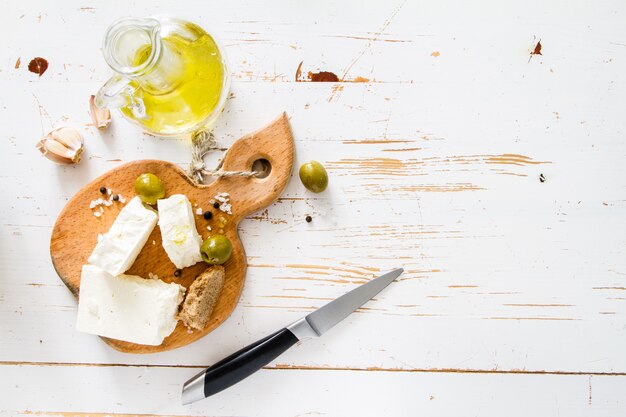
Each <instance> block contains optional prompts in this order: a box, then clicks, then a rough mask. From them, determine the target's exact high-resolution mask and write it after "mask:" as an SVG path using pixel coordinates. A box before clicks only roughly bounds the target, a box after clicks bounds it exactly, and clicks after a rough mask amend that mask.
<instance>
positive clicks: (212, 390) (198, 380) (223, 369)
mask: <svg viewBox="0 0 626 417" xmlns="http://www.w3.org/2000/svg"><path fill="white" fill-rule="evenodd" d="M402 272H404V270H403V269H402V268H398V269H395V270H393V271H391V272H388V273H386V274H385V275H381V276H380V277H378V278H376V279H373V280H371V281H369V282H367V283H365V284H363V285H360V286H358V287H356V288H355V289H353V290H352V291H350V292H348V293H346V294H344V295H342V296H341V297H339V298H337V299H335V300H333V301H331V302H329V303H328V304H326V305H324V306H322V307H320V308H318V309H317V310H315V311H314V312H312V313H311V314H309V315H308V316H305V317H303V318H301V319H300V320H298V321H296V322H294V323H292V324H290V325H289V326H287V327H285V328H283V329H280V330H279V331H277V332H276V333H273V334H271V335H269V336H267V337H265V338H263V339H261V340H259V341H257V342H255V343H253V344H251V345H249V346H246V347H245V348H243V349H241V350H239V351H237V352H235V353H233V354H232V355H230V356H228V357H226V358H224V359H222V360H221V361H219V362H217V363H216V364H215V365H213V366H211V367H209V368H207V369H205V370H204V371H202V372H200V373H199V374H198V375H196V376H194V377H193V378H191V379H190V380H189V381H187V382H185V385H183V394H182V400H183V404H190V403H192V402H195V401H198V400H201V399H203V398H206V397H209V396H211V395H213V394H216V393H218V392H220V391H222V390H224V389H226V388H228V387H230V386H231V385H234V384H236V383H237V382H239V381H241V380H242V379H244V378H247V377H248V376H250V375H252V374H253V373H255V372H256V371H258V370H259V369H261V368H262V367H263V366H265V365H267V364H268V363H270V362H271V361H272V360H274V359H276V358H277V357H278V356H280V355H281V354H282V353H283V352H284V351H286V350H287V349H289V348H290V347H291V346H293V345H294V344H295V343H296V342H298V341H299V340H305V339H308V338H311V337H319V336H321V335H322V334H324V333H326V331H327V330H328V329H330V328H331V327H333V326H334V325H335V324H337V323H339V322H340V321H341V320H343V319H345V318H346V317H348V316H349V315H350V313H352V312H353V311H354V310H356V309H357V308H359V307H361V306H362V305H363V304H365V303H366V302H367V301H369V300H370V299H371V298H372V297H374V296H375V295H376V294H378V293H379V292H380V291H382V290H383V289H384V288H385V287H386V286H387V285H389V284H390V283H391V282H392V281H393V280H395V279H396V278H398V277H399V276H400V274H401V273H402Z"/></svg>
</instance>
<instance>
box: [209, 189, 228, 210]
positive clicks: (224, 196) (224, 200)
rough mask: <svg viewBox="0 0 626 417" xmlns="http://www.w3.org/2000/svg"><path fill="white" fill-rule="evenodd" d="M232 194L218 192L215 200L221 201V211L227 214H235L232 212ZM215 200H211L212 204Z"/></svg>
mask: <svg viewBox="0 0 626 417" xmlns="http://www.w3.org/2000/svg"><path fill="white" fill-rule="evenodd" d="M229 196H230V194H228V193H223V192H222V193H217V195H215V197H214V198H215V200H217V201H219V202H220V203H221V204H220V206H219V209H220V210H221V211H223V212H224V213H227V214H233V212H232V205H231V204H230V203H229V201H230V198H229ZM215 200H211V204H213V203H215Z"/></svg>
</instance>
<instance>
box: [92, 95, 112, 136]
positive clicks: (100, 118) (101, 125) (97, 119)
mask: <svg viewBox="0 0 626 417" xmlns="http://www.w3.org/2000/svg"><path fill="white" fill-rule="evenodd" d="M89 114H90V115H91V120H92V121H93V124H94V126H96V127H97V128H98V129H106V128H107V127H108V126H109V124H110V123H111V111H110V110H109V109H101V108H99V107H98V106H97V105H96V96H91V97H89Z"/></svg>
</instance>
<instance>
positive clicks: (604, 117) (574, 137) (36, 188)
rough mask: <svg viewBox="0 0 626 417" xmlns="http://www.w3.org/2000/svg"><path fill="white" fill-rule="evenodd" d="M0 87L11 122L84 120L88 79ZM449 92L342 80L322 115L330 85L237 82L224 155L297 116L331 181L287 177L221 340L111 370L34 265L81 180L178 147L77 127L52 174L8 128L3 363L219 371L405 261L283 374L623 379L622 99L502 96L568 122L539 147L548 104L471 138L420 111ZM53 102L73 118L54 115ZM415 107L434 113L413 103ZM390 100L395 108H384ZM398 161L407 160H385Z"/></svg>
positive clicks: (259, 219) (63, 297)
mask: <svg viewBox="0 0 626 417" xmlns="http://www.w3.org/2000/svg"><path fill="white" fill-rule="evenodd" d="M4 87H5V90H6V93H7V94H6V96H5V97H12V98H11V100H8V99H6V98H2V97H0V102H1V103H2V105H3V106H7V108H9V109H10V110H11V111H12V112H13V113H15V114H24V115H27V116H28V117H29V118H32V119H36V118H37V117H39V107H38V104H37V100H38V101H39V103H40V104H41V106H42V108H43V110H42V116H41V120H42V123H43V124H44V129H47V128H48V127H50V126H51V125H52V124H54V123H55V122H59V121H63V119H64V116H66V115H69V116H68V117H71V120H70V121H69V123H77V124H78V123H87V122H86V120H87V117H86V114H85V109H86V99H84V98H87V97H88V93H89V91H90V89H92V88H93V87H94V84H72V85H69V86H68V85H64V84H38V85H36V86H35V85H28V86H27V88H28V89H29V90H30V91H33V93H34V94H35V96H36V97H37V100H35V98H34V97H33V96H32V95H28V94H21V93H20V91H22V90H23V88H26V87H24V86H23V85H22V84H20V83H17V84H15V85H13V84H11V83H5V84H4ZM367 88H369V89H371V91H370V92H368V91H367ZM438 88H439V87H438V86H417V85H414V86H406V87H403V88H402V89H398V88H397V87H395V86H393V85H385V84H377V85H375V86H371V87H366V86H364V85H362V84H350V85H347V86H346V88H345V89H344V91H343V95H342V96H341V98H340V100H338V101H335V100H333V101H331V102H328V101H327V98H328V94H330V93H331V91H330V87H328V86H325V85H320V84H312V83H311V84H280V85H278V84H276V85H273V84H269V83H250V84H242V85H239V86H237V90H236V91H235V94H236V98H235V99H233V100H231V101H230V102H229V105H228V108H227V110H226V113H225V115H224V117H223V119H221V124H220V125H219V126H218V130H217V131H218V137H219V138H220V141H221V142H222V143H223V144H224V145H225V146H227V145H229V143H230V142H231V141H232V140H234V139H235V138H236V137H238V136H239V135H241V134H243V133H245V132H247V131H251V130H254V129H255V128H257V127H259V126H262V125H263V124H265V123H266V122H267V121H269V120H271V119H272V118H273V117H274V116H275V115H276V114H277V112H279V111H280V110H281V109H285V108H286V109H288V110H289V113H290V115H291V124H292V126H293V128H294V135H295V139H296V141H297V161H296V165H298V164H299V163H302V162H304V161H306V160H308V159H318V160H321V161H322V162H324V163H325V164H326V165H327V166H328V170H329V173H330V177H331V183H330V184H331V185H330V187H329V189H328V191H327V192H326V193H324V194H322V195H312V194H309V193H307V192H305V191H304V189H303V187H302V186H301V185H300V184H299V182H298V181H297V180H292V181H291V182H290V184H289V186H288V188H287V190H286V192H285V194H284V196H283V199H282V200H280V201H279V202H278V203H276V204H274V205H273V206H271V207H270V208H269V209H268V210H267V211H263V212H260V213H258V214H256V215H253V216H251V217H250V218H249V219H247V220H245V221H244V222H243V223H242V227H241V234H242V240H243V244H244V245H245V247H246V251H247V254H248V256H249V259H248V263H249V267H250V268H249V276H248V281H247V286H246V287H245V288H244V292H243V295H242V300H241V304H240V305H239V307H238V308H237V309H236V310H235V312H234V315H233V317H232V318H231V319H230V320H228V321H227V322H226V324H225V325H224V326H223V327H222V328H220V329H218V330H217V331H216V335H215V337H214V338H213V337H212V338H207V339H204V340H203V342H202V343H199V344H197V345H196V346H191V347H189V350H182V351H180V352H173V353H172V354H171V355H164V356H154V357H152V356H151V357H149V358H145V357H132V356H130V357H129V356H118V355H116V354H114V353H111V352H110V350H108V349H107V348H106V347H104V346H101V343H100V342H99V341H98V340H97V339H96V338H92V337H90V336H88V335H82V334H78V333H76V332H75V331H74V320H75V303H74V301H73V300H72V299H71V297H69V294H68V293H67V292H66V291H65V289H64V288H63V287H61V286H60V282H58V281H57V278H56V277H55V275H54V272H53V271H52V269H51V266H50V263H49V260H48V259H47V258H46V257H45V256H33V255H32V254H34V253H39V254H45V253H47V251H48V241H49V234H50V230H51V226H52V224H53V222H54V220H55V218H56V214H57V213H58V212H59V211H60V210H61V208H62V207H63V205H64V204H65V201H66V200H67V199H68V198H70V197H71V196H72V195H73V194H74V193H75V192H76V191H77V190H78V189H79V188H80V187H82V186H83V185H84V184H85V183H86V182H87V181H88V180H89V179H91V178H94V177H95V176H97V175H99V174H100V173H102V172H104V171H105V170H107V169H110V168H112V167H114V166H116V165H117V164H120V163H122V162H125V161H127V160H132V159H133V158H135V157H137V156H139V155H141V156H142V157H154V158H165V159H169V160H172V161H174V162H178V163H180V164H182V165H184V163H185V162H186V161H187V158H188V150H187V148H186V146H185V145H184V142H181V141H178V140H171V139H167V140H162V139H156V138H153V137H149V136H144V135H141V134H138V133H137V132H136V130H135V129H134V128H133V127H132V126H130V125H128V124H127V123H124V122H123V121H121V120H115V122H114V126H113V129H112V130H111V131H108V132H105V133H103V134H102V136H100V134H99V133H95V132H93V131H91V130H89V129H88V128H85V135H86V136H87V139H86V140H87V151H86V152H87V154H86V160H85V161H84V163H83V164H81V165H80V166H77V167H70V168H59V167H57V166H54V165H52V164H49V163H48V162H47V161H45V160H43V159H42V158H41V157H40V156H39V155H37V153H36V151H35V150H34V148H33V144H34V143H35V141H36V139H37V137H38V136H39V135H40V133H41V130H42V126H41V125H37V124H34V123H30V124H23V125H19V126H18V125H15V124H9V125H3V126H2V127H1V129H2V130H3V132H4V134H3V135H2V136H3V137H4V138H6V139H5V140H3V141H2V142H0V146H2V154H3V155H8V154H11V155H13V156H12V157H11V159H10V160H8V161H7V163H6V164H3V165H2V166H0V185H1V186H2V187H3V189H5V190H7V193H8V195H9V197H10V198H7V199H5V200H3V201H2V202H1V203H0V213H1V214H2V218H3V219H8V220H4V221H3V222H2V226H1V227H2V230H3V233H2V236H3V239H4V242H5V243H4V244H3V247H4V248H5V250H3V251H2V252H1V253H0V271H1V273H2V275H3V276H10V277H13V278H12V279H11V280H8V281H6V282H4V283H3V284H2V285H3V294H2V295H3V298H4V300H3V302H2V305H0V308H1V309H2V311H3V314H2V315H1V316H0V329H1V330H2V332H3V334H7V335H9V337H5V338H2V339H0V344H2V349H0V356H1V359H2V360H18V361H34V362H38V361H43V362H99V363H111V362H112V363H139V364H144V363H158V364H195V365H198V364H208V363H211V362H212V361H214V360H217V359H219V358H220V357H221V356H223V355H225V354H227V353H229V352H231V351H232V350H233V349H236V348H238V347H241V346H242V345H244V344H245V343H247V342H251V341H253V340H255V338H256V337H260V336H263V335H265V334H266V333H267V332H270V331H273V330H275V329H276V328H279V327H280V326H283V325H285V324H286V323H288V322H290V321H292V320H295V319H297V318H298V317H299V316H301V315H303V314H305V313H306V312H308V311H311V309H312V308H314V307H317V306H319V305H321V304H323V303H324V302H325V301H326V300H328V299H330V298H333V297H336V296H337V295H339V294H342V293H344V292H345V291H347V290H349V289H350V288H352V287H353V286H354V285H356V284H358V283H361V282H364V279H365V278H366V277H372V276H374V275H375V273H376V272H378V271H380V270H384V269H388V268H392V267H395V266H396V265H397V264H399V263H401V264H402V265H403V266H405V268H406V269H407V273H406V274H405V275H404V276H403V277H402V280H401V281H400V282H398V283H397V284H394V285H393V286H392V287H390V288H389V290H388V291H387V292H385V293H383V294H382V295H381V296H380V297H378V298H377V300H375V301H374V302H372V303H371V304H370V305H368V306H367V307H366V308H367V309H364V310H362V311H361V312H360V314H358V315H356V316H354V317H351V318H350V319H349V320H348V321H347V322H346V324H345V325H342V327H340V328H339V329H341V330H339V329H338V330H337V331H336V332H334V333H333V334H329V335H328V337H327V338H325V339H322V340H319V341H313V342H312V343H310V344H307V345H305V346H302V348H301V349H300V350H297V351H293V352H290V353H289V354H288V355H286V356H285V357H284V358H282V359H281V361H282V363H283V364H286V365H307V364H308V365H311V366H331V367H357V368H366V367H368V366H376V367H383V368H401V369H472V370H491V369H504V370H514V369H526V370H534V371H542V370H547V371H584V372H624V371H625V370H626V359H624V357H623V355H621V354H618V353H617V352H620V351H623V350H624V349H626V339H625V338H624V337H623V326H624V325H625V323H626V322H625V314H624V313H625V312H626V310H625V306H626V303H624V299H625V298H626V296H625V295H624V294H622V293H623V292H624V291H623V290H621V288H624V287H626V281H625V279H626V278H624V277H626V276H625V275H623V274H624V273H625V271H626V263H625V261H624V259H626V257H624V256H623V255H624V247H625V243H626V242H625V241H624V236H626V224H625V223H624V222H623V221H621V218H622V213H623V210H624V205H625V202H626V201H625V200H624V199H623V190H624V189H625V188H626V179H625V178H626V176H624V175H623V164H621V160H622V159H623V157H624V156H626V155H625V153H626V147H625V146H624V145H623V142H621V141H616V140H614V139H612V138H613V137H614V135H615V132H616V131H618V130H619V129H622V128H624V127H626V126H624V121H623V118H622V117H621V115H620V113H619V109H620V108H619V106H614V105H612V103H614V102H615V101H614V100H616V99H617V97H614V96H609V97H607V100H606V101H603V102H597V103H596V102H594V103H593V108H592V107H586V108H585V109H582V108H574V107H573V106H572V105H571V104H569V103H568V100H569V99H568V98H567V96H566V95H565V91H566V89H565V87H558V88H557V87H551V90H549V92H548V93H549V97H546V95H547V94H548V93H546V92H542V91H541V90H540V89H536V90H532V91H523V90H524V89H525V88H526V87H523V88H522V87H519V88H517V87H510V88H512V89H515V94H519V95H523V96H521V99H523V100H530V99H531V96H532V95H533V94H537V95H539V94H541V95H542V96H543V97H546V99H549V100H551V101H552V102H553V105H551V106H550V108H555V109H559V108H562V107H561V106H567V107H568V108H570V111H571V112H572V113H573V114H572V115H571V116H568V117H567V118H565V116H562V118H561V119H556V117H554V115H552V116H551V117H552V118H553V120H551V121H550V122H549V123H550V124H549V126H551V128H552V129H558V130H559V131H561V132H563V134H559V135H553V136H550V135H548V134H545V133H541V137H537V136H535V134H536V133H537V128H536V122H535V120H536V119H537V118H538V117H545V118H547V117H548V114H544V113H546V110H541V109H539V110H538V109H536V108H531V107H528V108H524V109H517V110H515V109H502V107H501V106H499V104H498V103H497V102H495V101H486V102H482V103H478V104H476V106H475V107H474V109H475V110H476V111H478V112H480V113H481V114H483V115H488V116H489V118H491V119H493V120H509V121H510V120H511V119H512V118H513V117H515V116H514V114H515V113H517V117H519V120H520V121H521V122H520V123H519V128H518V129H519V132H520V133H516V136H517V135H519V139H515V138H513V137H510V136H503V135H505V133H506V130H507V129H508V127H507V123H504V122H497V123H494V124H492V125H485V126H480V129H481V131H482V132H485V131H486V133H484V135H483V134H482V133H481V131H479V129H478V128H475V129H468V126H470V124H469V123H470V121H469V120H468V122H467V124H465V125H458V126H457V125H456V124H454V123H450V122H449V120H448V119H447V118H445V117H443V116H442V115H441V114H440V113H439V112H438V111H437V113H436V114H439V116H438V117H423V116H420V115H424V114H426V115H434V114H435V112H434V110H433V109H432V106H433V100H434V101H435V103H436V108H443V106H444V101H445V100H444V99H442V98H437V94H435V92H436V90H437V89H438ZM61 92H63V94H64V95H65V97H66V98H67V99H66V103H65V104H64V105H63V106H62V107H61V106H58V105H55V102H56V100H57V98H58V96H59V94H61ZM423 94H425V95H426V96H428V97H433V99H431V100H429V103H426V102H416V101H415V100H414V98H413V97H415V96H419V95H423ZM580 94H581V95H583V96H584V97H586V100H587V101H588V102H589V101H592V100H593V98H594V97H595V92H594V91H592V88H588V87H585V86H582V87H581V88H580ZM273 97H282V99H273ZM385 97H395V99H394V100H396V102H394V104H393V106H391V105H389V104H388V103H389V102H388V101H386V100H385ZM457 97H458V96H457ZM612 97H613V98H612ZM437 101H438V103H437ZM306 103H309V104H310V105H309V106H308V108H307V107H306ZM346 106H352V107H354V109H353V110H351V112H350V115H351V118H352V122H351V123H342V121H341V120H340V116H338V115H340V114H341V112H342V109H344V108H346ZM463 108H464V104H459V103H455V102H454V101H452V102H451V104H450V105H449V106H448V107H447V109H448V111H449V112H450V113H451V114H452V116H451V118H450V120H455V118H458V117H463V116H462V115H463ZM503 112H504V113H503ZM542 114H543V115H542ZM585 114H586V116H588V117H584V116H585ZM468 117H469V116H468ZM583 117H584V119H583ZM377 120H383V121H382V122H377ZM546 120H547V119H546ZM582 120H586V123H584V124H580V122H579V121H582ZM320 121H323V122H320ZM472 123H473V124H471V126H477V125H476V122H472ZM416 126H421V127H420V129H419V130H420V131H421V133H420V132H417V130H418V128H416ZM424 126H425V127H424ZM440 132H442V133H440ZM592 132H593V133H592ZM590 134H592V139H589V136H588V135H590ZM590 140H592V142H591V143H590V142H589V141H590ZM402 141H407V142H408V143H407V142H402ZM592 145H595V146H592ZM401 147H406V148H408V149H412V150H408V151H389V150H393V149H399V148H401ZM564 150H566V152H565V151H564ZM394 152H395V153H394ZM381 155H385V156H384V157H383V156H381ZM386 155H391V156H389V157H387V156H386ZM513 155H523V157H522V156H513ZM215 158H217V156H215ZM381 158H390V159H393V161H391V162H385V160H381ZM109 160H110V161H109ZM538 162H543V163H538ZM548 162H550V163H548ZM581 167H587V168H586V169H587V170H591V171H592V172H593V173H594V174H593V175H592V176H590V175H588V174H587V171H585V170H583V169H581ZM503 173H508V174H514V175H501V174H503ZM541 173H544V175H545V178H547V180H546V182H544V183H541V182H540V181H539V174H541ZM459 184H460V185H459ZM463 184H471V185H472V187H473V188H472V187H469V186H467V187H465V188H463ZM455 187H457V188H460V189H458V190H454V188H455ZM450 189H453V190H452V191H451V190H450ZM307 214H310V215H312V216H313V222H312V223H306V222H305V220H304V217H305V216H306V215H307ZM268 236H272V239H271V240H268V239H267V237H268ZM371 329H376V332H377V337H375V338H373V337H371ZM581 334H584V335H586V336H585V337H584V338H581V337H580V335H581ZM64 339H67V340H68V341H69V343H63V342H62V340H64ZM39 340H41V341H42V342H41V343H40V342H39ZM381 340H386V341H388V342H385V343H386V344H385V345H381ZM355 345H356V346H359V349H358V350H357V351H356V352H355V350H354V346H355ZM83 346H88V348H85V349H83ZM207 346H210V348H209V349H207ZM207 350H208V352H207ZM188 353H191V354H188Z"/></svg>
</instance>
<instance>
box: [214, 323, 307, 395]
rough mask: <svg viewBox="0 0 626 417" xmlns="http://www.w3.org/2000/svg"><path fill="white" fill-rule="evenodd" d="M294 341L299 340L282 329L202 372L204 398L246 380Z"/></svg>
mask: <svg viewBox="0 0 626 417" xmlns="http://www.w3.org/2000/svg"><path fill="white" fill-rule="evenodd" d="M297 341H298V338H297V337H296V336H295V335H294V334H293V333H291V331H289V330H288V329H286V328H284V329H281V330H279V331H277V332H276V333H273V334H271V335H269V336H267V337H264V338H263V339H261V340H258V341H256V342H254V343H252V344H251V345H248V346H246V347H245V348H243V349H241V350H239V351H237V352H235V353H233V354H232V355H230V356H228V357H226V358H224V359H222V360H221V361H219V362H217V363H216V364H215V365H213V366H211V367H209V368H207V369H206V370H205V371H204V374H205V375H204V396H205V397H209V396H211V395H213V394H216V393H218V392H220V391H222V390H224V389H226V388H228V387H230V386H231V385H234V384H236V383H237V382H239V381H241V380H242V379H244V378H247V377H249V376H250V375H252V374H253V373H255V372H256V371H258V370H259V369H261V368H262V367H263V366H265V365H267V364H268V363H270V362H271V361H272V360H274V359H276V358H277V357H278V356H280V354H281V353H283V352H284V351H286V350H287V349H289V348H290V347H292V346H293V345H294V344H295V343H296V342H297Z"/></svg>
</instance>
